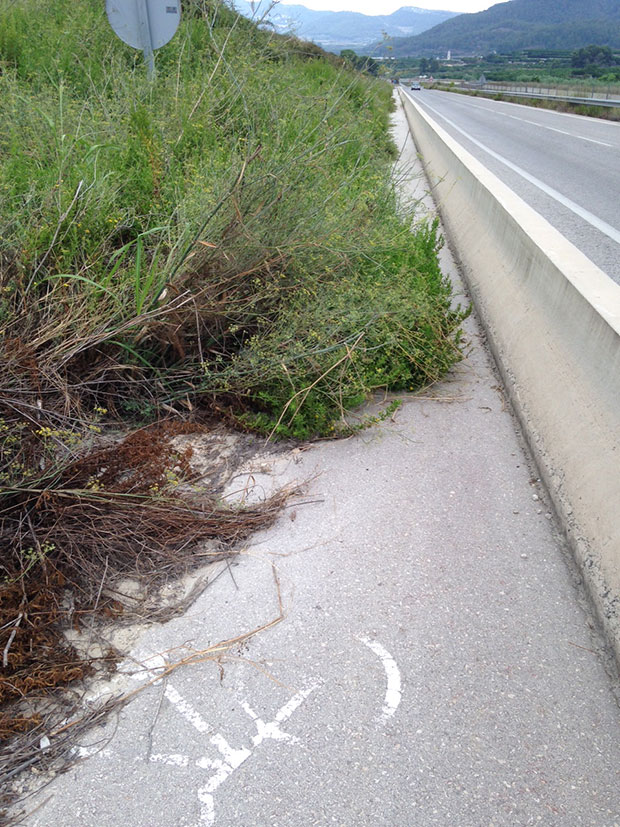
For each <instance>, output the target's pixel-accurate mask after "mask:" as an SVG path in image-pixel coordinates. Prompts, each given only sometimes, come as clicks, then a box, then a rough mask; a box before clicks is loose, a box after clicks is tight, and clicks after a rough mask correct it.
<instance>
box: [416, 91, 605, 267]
mask: <svg viewBox="0 0 620 827" xmlns="http://www.w3.org/2000/svg"><path fill="white" fill-rule="evenodd" d="M405 91H406V92H407V94H408V95H409V96H410V97H411V98H412V100H414V101H415V102H416V103H418V104H420V105H421V106H422V107H423V108H424V109H425V111H426V112H427V113H428V114H429V115H430V116H431V117H432V118H434V119H435V120H436V121H437V123H438V124H439V125H440V126H441V127H442V128H443V129H445V130H446V132H448V133H449V134H450V135H451V136H452V137H453V138H454V139H455V140H457V141H458V142H459V143H460V144H461V145H462V146H463V147H464V148H465V149H467V150H468V151H469V152H471V154H472V155H474V157H476V158H477V159H478V160H479V161H480V162H481V163H483V164H484V165H485V166H486V167H487V168H488V169H490V170H491V171H492V172H493V173H495V175H497V176H498V178H500V179H501V180H502V181H504V183H506V184H507V185H508V186H509V187H510V188H511V189H512V190H514V191H515V192H516V193H517V194H518V195H519V196H520V197H521V198H523V199H524V200H525V201H526V202H527V203H528V204H530V206H532V207H533V208H534V209H535V210H536V211H537V212H539V213H540V214H541V215H543V216H544V217H545V218H546V219H547V220H548V221H549V222H550V223H551V224H552V225H553V226H554V227H556V228H557V229H558V230H559V231H560V232H561V233H562V234H563V235H564V236H565V237H566V238H568V239H569V240H570V241H571V242H572V243H573V244H575V246H576V247H578V248H579V249H580V250H582V252H583V253H585V255H587V256H588V258H590V259H591V260H592V261H593V262H594V263H595V264H597V265H598V266H599V267H600V268H601V269H602V270H603V271H604V272H606V273H607V274H608V275H609V276H610V277H611V278H612V279H614V281H616V282H618V283H620V124H618V123H613V122H610V121H603V120H598V119H595V118H585V117H581V116H578V115H568V114H564V113H559V112H552V111H549V110H544V109H536V108H534V107H529V106H522V105H520V104H512V103H505V102H503V101H492V100H486V99H482V98H473V97H468V96H464V95H456V94H453V93H450V92H439V91H436V90H423V91H422V92H411V91H409V90H405Z"/></svg>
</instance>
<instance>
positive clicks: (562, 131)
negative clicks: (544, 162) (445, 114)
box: [427, 101, 615, 149]
mask: <svg viewBox="0 0 620 827" xmlns="http://www.w3.org/2000/svg"><path fill="white" fill-rule="evenodd" d="M494 103H503V101H494ZM509 105H511V104H509ZM427 106H428V104H427ZM471 107H472V109H480V111H481V112H490V113H492V114H493V109H492V108H491V107H490V106H480V105H477V104H471ZM530 108H531V107H530ZM544 111H545V112H549V110H548V109H545V110H544ZM495 114H499V113H497V112H496V113H495ZM560 114H564V113H560ZM501 116H502V117H503V118H512V120H513V121H523V123H529V124H531V125H532V126H538V127H540V129H548V130H549V131H550V132H559V133H560V134H561V135H568V136H569V137H570V138H578V139H579V140H580V141H590V143H591V144H599V145H600V146H608V147H611V148H612V149H613V147H614V146H615V144H608V143H607V141H597V140H596V139H595V138H586V136H585V135H576V134H575V133H574V132H569V131H568V130H566V129H558V128H557V127H555V126H547V125H546V124H544V123H539V122H538V121H531V120H529V119H528V118H520V117H519V116H518V115H509V114H508V113H507V112H502V113H501Z"/></svg>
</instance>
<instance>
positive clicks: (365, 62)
mask: <svg viewBox="0 0 620 827" xmlns="http://www.w3.org/2000/svg"><path fill="white" fill-rule="evenodd" d="M340 57H342V58H344V59H345V60H346V61H347V63H350V64H351V66H353V68H354V69H357V71H358V72H367V73H368V74H369V75H375V76H376V75H378V74H379V62H378V61H376V60H375V59H374V58H372V57H364V56H363V55H358V54H356V53H355V52H354V51H353V49H343V50H342V51H341V52H340Z"/></svg>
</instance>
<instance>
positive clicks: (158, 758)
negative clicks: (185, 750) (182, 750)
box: [139, 752, 189, 767]
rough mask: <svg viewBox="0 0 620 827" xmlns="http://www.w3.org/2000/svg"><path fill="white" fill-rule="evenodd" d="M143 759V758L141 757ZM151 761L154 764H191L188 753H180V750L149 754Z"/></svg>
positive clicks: (169, 765)
mask: <svg viewBox="0 0 620 827" xmlns="http://www.w3.org/2000/svg"><path fill="white" fill-rule="evenodd" d="M139 760H141V759H139ZM149 761H152V762H153V763H154V764H166V766H168V767H187V766H188V765H189V757H188V756H187V755H180V754H179V753H178V752H173V753H170V754H169V755H164V754H162V753H160V752H156V753H152V754H151V755H149Z"/></svg>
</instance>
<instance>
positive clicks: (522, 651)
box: [20, 113, 620, 827]
mask: <svg viewBox="0 0 620 827" xmlns="http://www.w3.org/2000/svg"><path fill="white" fill-rule="evenodd" d="M399 129H400V134H399V136H398V141H399V145H400V146H404V147H405V148H406V154H408V161H409V162H412V161H414V160H415V152H414V150H413V146H412V142H411V139H410V138H408V139H407V140H405V132H404V129H405V127H404V118H403V117H402V113H399ZM415 184H416V181H415V180H413V182H412V183H411V187H412V188H413V187H414V186H415ZM418 185H419V188H420V189H419V190H415V189H412V190H411V191H410V192H409V195H408V197H410V198H411V199H412V200H414V201H415V200H416V199H417V198H418V197H420V196H421V194H422V193H423V192H424V190H425V189H426V186H427V185H426V182H425V181H423V180H421V179H418ZM442 255H443V256H444V258H443V266H444V268H445V271H446V272H448V273H449V274H450V276H451V277H452V278H453V279H455V280H456V279H457V278H458V276H457V272H456V269H455V267H454V263H453V262H452V261H451V259H450V257H449V251H448V250H447V248H444V250H442ZM467 330H468V335H469V338H470V342H471V349H470V352H469V354H468V358H467V360H466V361H464V362H463V363H462V364H461V365H460V366H459V367H458V368H457V369H456V370H454V371H453V372H452V373H451V375H450V376H449V377H448V378H447V379H446V380H445V381H444V382H442V383H439V384H437V385H436V386H433V388H431V389H430V390H429V392H428V393H427V394H425V397H423V398H420V397H413V396H411V397H409V398H408V399H406V400H405V402H404V404H403V406H402V408H401V409H399V411H397V412H396V414H395V416H394V417H393V419H392V420H391V421H388V422H384V423H381V425H380V426H377V427H374V428H372V429H371V430H368V431H363V432H361V433H360V434H358V435H357V436H355V437H354V438H351V439H347V440H340V441H336V442H324V443H319V444H316V445H313V446H312V447H310V448H309V449H308V450H299V449H294V450H291V451H289V452H286V453H283V454H280V455H278V456H277V457H276V459H275V461H273V460H270V459H269V458H268V457H267V458H261V457H258V458H257V459H256V460H255V461H254V462H253V463H251V465H250V467H248V468H247V469H246V472H245V475H244V476H243V477H239V478H237V479H235V480H234V486H235V490H237V491H240V490H244V487H245V485H246V484H247V486H248V488H251V489H252V490H253V491H255V492H257V493H258V494H263V493H264V491H265V489H266V490H269V489H270V488H273V487H274V486H276V487H278V486H280V485H285V484H287V483H291V482H292V481H301V480H307V481H308V482H307V490H306V492H305V495H304V496H303V498H302V502H299V503H298V504H297V505H292V506H291V507H289V508H288V509H287V510H286V511H285V513H284V514H283V515H282V518H281V519H280V520H279V521H278V523H277V524H276V525H274V526H273V527H272V528H271V529H269V530H267V531H265V532H263V533H262V534H261V535H259V536H256V537H254V538H252V541H251V543H250V545H249V547H248V548H247V549H244V551H243V553H242V554H241V555H240V557H239V560H238V563H237V565H236V566H235V568H234V569H233V570H232V572H231V573H230V575H229V573H228V572H225V573H224V575H223V576H221V577H220V578H219V579H218V580H217V581H216V582H214V583H213V585H212V586H210V587H209V588H208V589H207V591H206V592H205V593H204V594H203V595H202V597H201V598H200V600H199V601H197V602H196V603H195V604H194V605H193V606H192V607H191V609H190V610H189V611H188V612H187V613H186V614H185V615H184V616H182V617H178V618H175V619H174V620H172V621H171V622H169V623H168V624H166V625H164V626H157V627H153V628H151V629H149V630H148V631H146V632H145V634H144V635H143V637H142V639H141V640H140V642H139V644H138V645H137V646H136V647H135V648H134V649H133V651H132V656H131V658H128V660H127V663H126V664H125V668H126V670H127V671H128V672H133V673H134V678H133V679H132V678H129V677H127V678H125V679H124V680H125V681H127V682H128V684H129V688H131V689H134V688H136V687H137V686H143V687H146V684H147V680H148V678H150V677H156V676H157V675H158V674H161V672H160V671H158V670H160V669H161V668H163V667H165V665H166V664H174V663H175V662H178V661H179V660H180V659H182V658H183V657H187V656H188V655H189V654H191V653H192V652H199V653H200V652H203V654H202V655H200V654H198V655H197V656H196V658H195V661H196V662H195V663H194V664H193V665H192V666H185V667H183V668H177V669H175V670H174V671H173V672H171V673H170V674H169V675H168V677H167V678H166V679H165V680H162V681H160V682H159V683H154V684H151V685H150V686H148V687H146V688H144V690H143V691H142V692H140V693H139V694H137V695H136V696H135V697H134V699H133V701H132V702H131V703H130V704H129V705H128V706H127V707H126V708H125V709H124V710H123V712H122V713H121V714H120V715H119V716H118V717H117V718H113V719H112V720H111V721H110V722H109V724H108V725H107V726H106V727H105V728H104V729H97V730H94V731H92V732H90V733H88V734H87V735H86V736H84V738H83V739H82V741H81V744H80V750H79V752H78V754H79V755H82V756H84V757H86V756H91V757H89V758H87V759H86V760H84V761H83V762H82V763H79V764H77V765H76V766H75V767H73V768H72V769H70V770H69V771H68V772H66V773H65V774H63V775H60V776H58V777H57V778H55V779H53V780H52V781H51V783H50V784H49V785H48V786H46V787H45V788H44V789H43V790H42V791H41V792H40V793H39V794H38V795H36V796H34V797H33V798H30V799H28V800H27V801H26V802H25V805H26V807H27V808H28V809H30V810H32V812H31V815H30V816H28V817H27V818H26V820H25V822H23V823H24V824H26V825H27V827H51V825H63V827H94V825H96V827H118V825H131V827H312V825H320V827H331V825H338V827H371V825H372V827H432V825H438V826H439V827H483V826H484V827H525V825H544V827H580V826H581V827H617V825H618V824H620V710H619V708H618V702H617V689H618V685H617V681H616V680H615V679H614V678H613V677H612V676H611V675H612V674H613V673H611V671H608V670H610V662H609V659H608V653H606V652H605V650H604V647H602V646H601V642H600V640H599V638H598V637H597V635H596V633H595V631H594V629H593V621H592V618H591V616H590V614H589V611H588V607H587V602H586V601H585V600H584V596H583V593H582V592H581V591H580V587H579V585H578V583H577V582H576V580H575V577H574V574H573V570H572V567H571V565H570V562H569V558H568V556H567V554H566V550H565V548H564V546H563V543H562V540H561V538H560V537H559V535H558V533H557V532H556V530H555V528H554V520H553V518H552V514H551V512H550V511H549V509H548V506H547V505H546V504H545V493H544V491H543V490H542V489H541V486H540V484H539V483H538V481H537V480H536V478H535V476H536V475H535V473H534V472H533V471H532V468H531V467H530V466H529V465H528V461H527V458H526V457H525V455H524V453H523V450H522V447H521V443H520V440H519V438H518V435H517V433H516V431H515V426H514V422H513V420H512V418H511V415H510V413H509V411H508V410H507V406H506V405H505V403H504V399H503V396H502V392H501V389H500V388H499V387H498V384H497V379H496V377H495V375H494V373H493V371H492V368H491V364H490V361H489V359H488V357H487V354H486V352H485V350H484V346H483V337H482V336H481V335H480V332H479V330H478V328H477V327H476V323H475V319H474V317H473V316H472V317H470V318H469V319H468V320H467ZM276 576H277V580H276ZM278 584H279V587H278ZM278 589H279V590H278ZM279 596H280V598H281V605H282V607H283V609H284V617H283V619H282V620H281V622H279V623H278V624H277V625H274V626H269V627H268V625H269V623H270V621H272V620H273V619H274V618H277V617H278V614H279V607H280V601H279ZM259 627H263V631H261V632H260V633H258V634H256V635H255V636H254V637H252V638H251V639H249V640H247V641H246V642H245V643H244V644H243V645H241V644H240V645H239V646H234V647H232V649H228V650H224V649H221V648H220V649H219V650H217V649H216V650H215V651H214V650H210V651H205V650H207V649H208V647H212V646H214V645H217V644H218V641H221V640H224V639H227V638H228V639H229V638H235V637H237V636H238V635H240V634H242V633H243V632H246V631H249V630H252V629H256V628H259ZM267 627H268V628H267ZM218 651H219V654H221V656H222V657H221V662H219V663H218V662H217V661H216V660H215V659H216V658H217V655H218ZM141 663H142V664H145V666H143V667H141V665H140V664H141ZM122 680H123V679H121V685H123V684H122ZM115 688H118V686H117V685H116V686H115V685H112V686H104V687H101V688H99V689H98V690H97V693H98V694H99V693H102V694H103V696H104V697H105V696H106V693H108V692H113V691H114V690H115ZM44 780H46V779H44ZM20 823H21V822H20Z"/></svg>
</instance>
